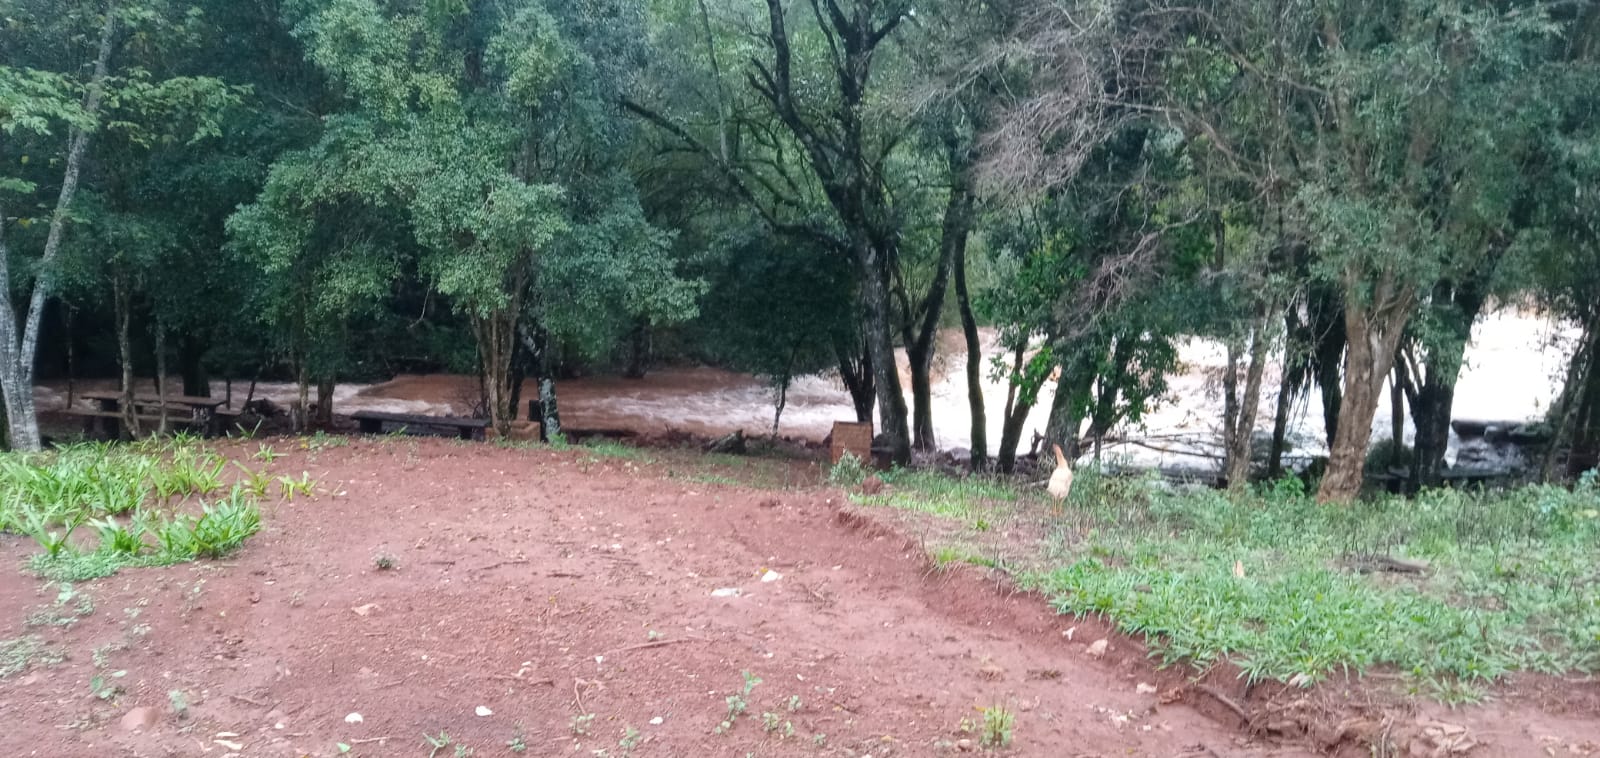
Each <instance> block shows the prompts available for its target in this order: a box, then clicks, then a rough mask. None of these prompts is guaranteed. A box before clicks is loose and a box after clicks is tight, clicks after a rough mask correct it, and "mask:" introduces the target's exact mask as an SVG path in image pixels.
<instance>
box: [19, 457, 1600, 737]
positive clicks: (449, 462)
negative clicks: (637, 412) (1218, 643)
mask: <svg viewBox="0 0 1600 758" xmlns="http://www.w3.org/2000/svg"><path fill="white" fill-rule="evenodd" d="M271 443H272V444H274V445H275V446H276V447H277V448H278V449H280V450H287V449H289V448H290V447H291V445H292V444H293V443H292V442H290V441H289V440H272V441H271ZM247 444H248V445H249V447H237V448H235V447H230V446H228V445H226V444H225V445H223V446H222V449H223V450H224V451H225V452H230V453H233V454H236V455H239V456H240V457H244V456H245V455H246V454H247V452H248V451H249V450H253V449H254V446H255V444H256V443H247ZM709 465H712V464H707V463H705V462H703V461H699V462H697V461H694V460H690V459H688V458H687V457H684V456H679V457H677V458H674V457H673V456H671V455H665V456H663V462H660V463H654V464H644V465H640V464H636V463H634V462H632V461H628V460H624V459H617V458H597V457H594V456H592V455H590V454H589V453H586V452H584V451H582V450H577V449H574V450H569V451H551V450H546V449H538V450H512V449H501V448H497V447H494V446H488V445H471V444H458V443H452V442H446V441H441V440H427V439H417V440H382V441H374V440H354V441H352V442H351V444H350V445H349V446H347V447H335V448H328V449H323V450H320V451H319V450H305V449H295V450H294V451H293V452H291V453H290V454H289V455H287V456H285V457H283V458H281V459H279V460H278V461H276V462H275V463H274V464H272V466H271V468H272V470H273V471H275V472H280V473H290V474H295V475H298V474H299V473H300V472H301V471H309V472H310V473H311V475H312V477H313V478H315V479H316V480H317V481H318V482H319V483H320V488H321V490H322V491H323V493H324V494H322V495H321V496H319V497H318V498H317V499H315V500H305V499H303V498H302V499H299V500H296V501H294V502H292V503H275V504H272V505H269V506H266V507H265V508H264V528H263V531H262V533H261V534H259V535H257V536H256V537H254V538H252V539H251V540H250V541H249V542H248V543H247V544H246V546H245V548H244V549H243V550H242V551H241V552H240V553H238V554H237V555H235V556H233V557H232V558H230V559H228V560H225V561H221V562H201V563H196V564H188V565H182V566H174V567H168V568H156V569H129V570H125V571H123V572H122V573H120V574H118V575H116V576H114V577H109V578H106V579H102V580H97V581H94V582H88V583H84V584H82V585H79V586H78V588H77V590H78V591H79V592H80V593H85V594H87V595H88V596H89V597H91V598H92V600H93V603H94V611H93V613H92V614H90V615H88V616H86V617H84V618H82V619H81V620H79V621H78V622H77V623H75V624H73V625H72V626H70V627H66V628H55V627H37V626H35V627H29V626H26V625H25V623H24V619H25V617H26V616H28V614H29V613H30V612H32V611H34V610H35V609H38V608H41V607H48V606H50V605H51V603H52V602H53V601H54V600H55V597H56V593H57V588H56V587H55V586H53V585H47V584H46V583H44V582H41V581H40V580H38V579H36V578H33V577H32V576H31V575H26V574H14V575H12V577H11V578H8V579H6V580H5V581H3V582H0V639H11V638H15V637H18V636H22V635H25V634H39V635H41V636H43V637H45V639H46V640H47V642H48V643H49V644H50V645H51V646H52V647H55V648H61V649H64V650H65V651H66V653H67V656H68V657H67V659H66V660H65V661H64V662H62V663H59V664H55V665H36V666H34V667H32V668H31V669H30V670H28V671H26V672H24V673H22V674H18V675H15V676H12V677H10V678H7V679H5V680H0V714H3V716H4V718H3V719H0V721H3V726H0V755H4V756H23V755H36V756H109V755H118V756H211V757H213V758H215V757H218V756H227V755H240V756H332V755H337V754H338V748H337V747H336V743H339V742H343V743H346V744H348V745H350V746H351V753H352V754H354V755H363V756H427V755H429V751H430V749H431V748H429V747H427V746H425V745H424V743H423V734H424V733H427V734H431V735H438V734H439V733H440V732H441V731H442V732H446V733H448V734H449V735H450V737H451V738H453V739H454V740H456V741H457V742H458V743H459V744H461V745H465V746H468V747H471V748H473V749H475V750H476V752H475V753H474V755H476V756H498V755H512V752H511V751H510V749H509V748H508V746H507V742H508V740H511V739H512V737H513V736H514V735H516V734H518V733H519V732H520V734H521V735H522V738H523V740H524V742H525V744H526V745H527V749H526V752H525V753H524V754H525V755H585V756H588V755H606V756H622V755H629V754H631V755H640V756H724V755H726V756H741V755H747V754H752V755H759V756H786V755H837V756H866V755H871V756H874V757H876V758H882V757H883V756H932V755H943V754H958V753H961V752H966V751H965V750H963V747H966V748H969V749H970V750H971V751H972V752H978V751H979V749H978V747H977V745H976V743H977V742H978V735H977V734H976V733H972V734H968V733H964V732H963V731H962V730H961V729H960V725H961V724H962V722H963V721H964V720H965V721H969V722H975V721H980V720H981V714H980V713H979V711H978V709H979V708H981V707H983V706H989V705H994V704H1002V703H1003V704H1008V705H1009V706H1010V707H1011V708H1012V709H1013V710H1014V711H1015V715H1016V723H1015V741H1014V743H1013V744H1012V746H1011V747H1010V749H1009V750H1007V751H1006V754H1008V755H1017V756H1052V757H1054V756H1063V757H1066V756H1105V757H1107V758H1109V757H1110V756H1158V757H1160V758H1173V757H1175V756H1196V757H1198V756H1218V757H1227V758H1242V757H1244V756H1299V755H1308V754H1310V753H1308V752H1307V751H1306V750H1305V749H1303V748H1300V747H1295V746H1272V745H1266V744H1257V743H1253V742H1251V741H1250V740H1249V739H1247V738H1245V737H1243V736H1241V733H1240V732H1239V731H1238V730H1237V725H1236V724H1234V723H1232V722H1230V721H1229V719H1228V717H1227V715H1226V714H1225V713H1224V714H1223V717H1222V718H1220V719H1217V720H1213V718H1212V717H1210V716H1207V715H1204V714H1202V713H1200V712H1198V711H1196V710H1194V709H1192V708H1191V707H1190V706H1188V705H1185V704H1184V702H1183V701H1179V702H1173V703H1171V704H1162V702H1163V701H1164V700H1168V699H1170V698H1169V697H1168V694H1169V692H1170V689H1169V688H1171V687H1172V686H1173V685H1174V684H1175V683H1176V682H1178V681H1179V680H1180V678H1181V676H1180V675H1179V674H1177V673H1175V672H1159V673H1156V672H1152V671H1151V670H1150V669H1149V668H1148V666H1147V664H1146V663H1145V662H1144V661H1143V653H1142V650H1141V649H1139V647H1138V646H1137V645H1136V644H1134V643H1132V642H1130V641H1128V640H1126V639H1122V638H1118V637H1112V638H1111V642H1110V644H1111V648H1112V649H1111V651H1110V654H1109V655H1107V656H1105V657H1104V658H1103V659H1093V658H1090V657H1089V656H1087V655H1086V654H1085V648H1086V646H1087V644H1088V643H1090V642H1092V641H1094V640H1095V639H1096V638H1097V637H1100V636H1101V635H1102V633H1103V627H1098V626H1097V625H1095V624H1092V623H1089V624H1086V623H1075V622H1072V621H1071V619H1067V618H1062V617H1058V616H1055V615H1053V614H1051V613H1050V611H1049V609H1048V608H1047V607H1046V606H1045V605H1044V604H1043V603H1042V602H1040V601H1039V600H1038V599H1037V598H1033V597H1030V596H1026V595H1021V594H1014V593H1008V592H1006V591H1004V590H1003V589H1001V588H1000V587H998V586H997V585H996V583H995V582H994V581H992V580H987V579H984V578H982V577H980V576H978V575H976V574H972V573H965V572H944V573H939V572H931V571H930V570H929V568H928V563H927V561H926V559H925V558H924V556H923V555H922V554H921V551H920V549H919V548H918V546H917V545H915V544H910V543H908V541H907V540H906V539H905V538H903V537H901V536H898V535H897V534H896V533H894V532H892V531H890V530H889V529H887V528H885V527H883V526H880V525H878V524H877V523H876V522H874V521H872V520H871V519H870V518H869V517H863V516H861V515H859V514H857V513H856V512H854V511H852V510H850V509H848V508H844V507H842V503H843V500H844V498H843V494H842V493H841V492H839V491H838V490H834V489H830V488H827V487H824V486H821V485H819V484H817V480H818V478H819V475H818V469H816V468H815V466H814V465H813V464H808V463H795V464H773V465H774V466H778V467H779V469H780V470H779V471H778V472H777V473H776V474H775V475H774V478H777V477H781V478H782V480H783V481H785V482H798V483H799V485H798V486H794V487H789V488H785V489H774V490H760V489H750V488H745V487H740V486H730V485H726V484H716V483H709V478H708V477H707V476H705V474H706V472H708V471H710V470H712V469H710V468H708V466H709ZM34 549H35V548H34V546H33V545H32V543H31V542H27V541H25V540H24V539H22V538H18V537H14V536H0V563H6V564H7V565H11V566H15V565H17V564H19V563H20V562H21V561H23V560H24V559H25V558H26V556H28V555H29V554H30V553H31V552H33V550H34ZM380 554H384V555H390V556H393V557H394V559H395V560H396V562H397V564H398V566H397V567H396V568H395V569H394V570H392V571H379V570H377V569H376V567H375V565H374V557H375V556H377V555H380ZM769 570H770V571H774V572H777V573H778V574H781V578H778V579H777V580H776V581H771V582H763V581H761V577H762V575H763V574H764V573H765V572H766V571H769ZM726 587H737V588H740V589H741V590H742V592H743V594H742V596H740V597H735V598H717V597H712V595H711V593H712V590H714V589H717V588H726ZM1068 629H1074V630H1075V633H1074V634H1073V635H1072V639H1070V640H1069V639H1068V638H1067V637H1066V636H1065V635H1064V634H1063V633H1064V632H1066V631H1067V630H1068ZM107 645H109V646H110V647H103V646H107ZM97 648H101V649H102V650H103V653H104V657H105V659H106V660H105V665H104V667H103V668H96V666H95V662H94V655H93V652H92V651H94V650H95V649H97ZM119 670H122V671H126V672H127V674H126V676H124V677H122V678H120V679H117V680H115V681H116V682H117V683H118V684H119V685H120V686H121V687H122V688H123V689H124V690H125V692H124V693H123V694H121V695H119V696H117V697H115V698H113V699H111V700H101V699H99V698H97V697H95V696H94V694H93V693H92V692H91V690H90V680H91V678H92V677H93V676H95V675H96V674H97V673H102V674H103V673H106V672H111V671H119ZM741 671H749V672H751V673H753V674H754V675H756V676H758V677H760V679H761V683H760V684H759V685H758V686H756V687H755V688H754V691H753V692H752V694H751V695H750V697H749V698H748V701H749V707H748V711H747V712H746V713H745V714H744V716H743V717H741V718H740V719H739V720H738V722H737V723H736V724H735V725H734V727H733V728H732V730H731V731H730V732H729V733H727V734H716V733H714V732H715V730H716V728H717V726H718V723H719V722H720V721H721V720H722V718H723V716H724V714H725V713H726V711H727V704H726V698H727V697H728V696H729V695H730V694H733V693H735V692H737V691H738V690H739V689H740V688H741V686H742V680H741V674H740V672H741ZM1145 682H1148V683H1152V684H1155V685H1157V691H1156V692H1153V693H1152V692H1149V691H1147V690H1146V689H1145V688H1141V687H1140V686H1139V685H1140V684H1141V683H1145ZM172 691H181V692H183V693H184V695H185V698H186V700H187V701H188V704H189V707H188V710H187V714H186V715H185V716H182V717H180V716H179V715H177V714H176V713H174V711H173V708H172V707H171V705H170V701H169V694H168V693H169V692H172ZM791 696H795V697H798V698H799V702H800V707H799V708H798V709H797V710H796V711H794V712H790V711H789V710H788V708H787V703H788V702H789V700H790V698H791ZM478 706H485V707H487V708H488V709H489V710H491V711H492V715H486V716H479V715H475V709H476V708H477V707H478ZM1519 707H1520V706H1519ZM138 708H150V709H152V712H153V715H154V716H155V718H154V723H153V724H152V725H150V726H149V727H148V728H141V729H129V728H127V727H126V725H125V724H124V723H123V722H124V721H127V720H129V719H127V718H126V716H127V715H128V714H130V712H133V711H135V709H138ZM1214 710H1216V709H1215V708H1207V713H1211V712H1212V711H1214ZM763 712H772V713H775V714H778V718H779V720H780V722H782V721H788V722H791V723H792V725H793V729H794V734H793V736H789V737H786V738H783V737H782V736H781V733H782V729H781V728H780V730H779V731H778V732H773V733H769V732H767V731H765V730H764V729H763V727H762V714H763ZM352 713H360V714H361V716H362V720H361V721H360V723H347V721H346V716H347V714H352ZM584 713H592V714H594V718H593V719H592V721H590V722H588V724H587V726H586V727H584V731H586V732H587V734H578V733H576V731H575V729H574V725H575V723H576V722H575V721H574V718H575V717H577V716H579V715H581V714H584ZM1529 713H1530V711H1528V710H1527V709H1523V710H1517V707H1511V706H1507V707H1505V708H1503V709H1502V710H1501V711H1485V712H1484V714H1485V715H1483V716H1480V717H1476V718H1477V719H1478V720H1477V721H1476V722H1472V724H1473V727H1474V729H1475V730H1478V731H1483V729H1484V724H1483V723H1482V722H1483V720H1484V719H1494V720H1496V721H1498V720H1500V719H1505V721H1504V722H1503V723H1504V726H1505V730H1506V731H1507V732H1508V733H1513V735H1515V734H1521V733H1522V732H1524V731H1528V738H1527V739H1521V738H1517V739H1511V740H1510V741H1506V742H1503V743H1500V744H1502V745H1503V746H1502V747H1496V748H1490V749H1487V750H1485V749H1480V750H1479V751H1478V752H1474V753H1472V754H1473V755H1486V756H1494V755H1504V756H1522V755H1537V754H1538V752H1537V751H1539V750H1540V749H1541V747H1542V745H1539V744H1536V743H1534V742H1533V741H1532V740H1533V739H1534V735H1533V733H1532V731H1531V727H1530V725H1529V722H1528V720H1527V717H1528V715H1529ZM135 715H137V713H135ZM1595 716H1596V715H1595V714H1594V713H1592V712H1587V713H1578V714H1572V717H1571V718H1566V719H1556V720H1555V722H1554V725H1553V726H1551V725H1550V724H1544V725H1541V726H1540V729H1541V730H1542V729H1544V728H1545V727H1546V726H1549V727H1550V728H1563V729H1568V733H1564V734H1561V735H1559V737H1560V738H1561V740H1562V741H1561V742H1557V743H1552V744H1555V745H1557V746H1558V747H1560V748H1562V749H1565V748H1566V746H1568V745H1579V744H1580V743H1581V739H1580V738H1582V737H1584V735H1583V734H1575V733H1571V730H1573V729H1580V728H1582V727H1583V726H1585V725H1587V726H1593V725H1594V724H1595V723H1596V720H1595ZM658 718H659V721H656V719H658ZM1455 720H1457V721H1459V720H1460V719H1455ZM1464 723H1465V722H1464ZM1491 725H1492V724H1491ZM627 727H632V728H634V729H636V730H638V739H637V744H636V746H634V747H633V748H632V749H631V752H630V751H629V750H628V749H626V748H625V747H624V746H622V745H620V744H619V742H620V741H622V740H623V738H624V733H625V729H626V728H627ZM219 735H221V736H219ZM816 735H825V737H824V738H822V739H821V740H820V742H819V741H816V739H815V737H816ZM219 739H220V740H223V741H224V742H228V743H236V744H239V745H242V747H240V748H231V747H228V746H226V745H224V744H221V743H219V742H217V740H219ZM964 739H965V740H971V744H969V745H962V744H960V743H959V741H961V740H964ZM1524 749H1532V750H1534V751H1536V752H1520V751H1522V750H1524ZM600 751H604V752H603V753H602V752H600ZM1563 754H1565V753H1563ZM438 755H440V756H452V755H455V753H454V748H453V747H452V748H446V749H443V750H440V751H438Z"/></svg>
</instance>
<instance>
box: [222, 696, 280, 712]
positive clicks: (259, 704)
mask: <svg viewBox="0 0 1600 758" xmlns="http://www.w3.org/2000/svg"><path fill="white" fill-rule="evenodd" d="M228 697H230V698H232V699H234V700H237V701H239V702H241V703H248V704H250V705H253V706H255V707H257V708H266V709H268V710H271V709H272V706H270V705H267V704H266V703H263V702H261V701H259V700H251V699H250V698H247V697H245V696H244V695H229V696H228Z"/></svg>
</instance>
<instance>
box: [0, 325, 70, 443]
mask: <svg viewBox="0 0 1600 758" xmlns="http://www.w3.org/2000/svg"><path fill="white" fill-rule="evenodd" d="M61 331H62V340H61V341H62V343H63V344H64V345H65V346H66V349H67V407H68V408H71V407H72V406H73V405H74V404H76V403H77V401H78V362H77V359H76V357H75V356H76V354H77V351H76V350H74V349H73V347H72V343H73V342H74V341H75V340H73V338H72V309H71V308H68V307H66V304H65V303H63V304H62V307H61ZM4 426H5V425H4V424H0V429H3V428H4Z"/></svg>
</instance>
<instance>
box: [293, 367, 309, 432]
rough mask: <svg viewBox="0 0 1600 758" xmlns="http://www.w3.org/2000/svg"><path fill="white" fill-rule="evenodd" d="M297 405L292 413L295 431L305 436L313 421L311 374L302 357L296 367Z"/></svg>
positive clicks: (295, 404)
mask: <svg viewBox="0 0 1600 758" xmlns="http://www.w3.org/2000/svg"><path fill="white" fill-rule="evenodd" d="M294 380H295V396H296V397H295V403H294V410H293V411H292V413H293V414H294V415H293V421H294V431H295V433H296V434H305V433H306V431H307V430H308V429H307V427H308V426H309V422H310V419H311V374H310V372H309V370H308V369H307V368H306V358H305V356H304V355H301V357H300V360H299V361H298V362H297V363H296V365H295V370H294Z"/></svg>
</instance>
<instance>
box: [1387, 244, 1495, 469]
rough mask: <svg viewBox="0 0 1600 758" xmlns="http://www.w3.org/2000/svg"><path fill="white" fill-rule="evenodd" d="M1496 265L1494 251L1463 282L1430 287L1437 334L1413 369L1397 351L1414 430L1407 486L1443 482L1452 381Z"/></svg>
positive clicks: (1409, 357)
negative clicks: (1438, 320)
mask: <svg viewBox="0 0 1600 758" xmlns="http://www.w3.org/2000/svg"><path fill="white" fill-rule="evenodd" d="M1499 260H1500V253H1499V251H1495V252H1494V253H1492V254H1491V256H1490V257H1489V258H1488V260H1487V262H1486V263H1485V264H1484V266H1483V267H1481V268H1480V269H1479V270H1478V271H1476V272H1473V273H1472V274H1470V275H1469V276H1467V277H1465V279H1464V283H1462V284H1458V285H1453V284H1450V283H1442V284H1440V285H1439V286H1437V287H1435V288H1434V291H1433V304H1434V307H1439V308H1444V309H1445V311H1444V313H1443V319H1442V320H1443V321H1444V324H1443V329H1442V330H1441V332H1442V333H1441V334H1439V335H1438V337H1437V338H1436V339H1435V340H1433V341H1432V343H1431V344H1430V345H1429V349H1428V351H1427V353H1426V355H1424V356H1423V359H1422V361H1421V363H1420V365H1419V364H1418V362H1417V360H1416V351H1415V350H1414V349H1411V348H1410V347H1409V346H1408V348H1407V349H1405V350H1403V351H1402V359H1403V360H1404V361H1406V365H1404V366H1402V367H1401V370H1402V371H1403V372H1404V373H1403V374H1402V377H1403V378H1405V379H1406V380H1407V381H1406V382H1405V383H1404V384H1403V385H1402V386H1404V387H1405V388H1406V389H1407V398H1406V399H1407V400H1409V401H1410V403H1411V421H1412V426H1414V427H1416V434H1417V436H1416V444H1415V446H1414V447H1413V456H1412V468H1411V482H1412V484H1413V486H1416V487H1418V488H1421V487H1437V486H1439V485H1440V484H1441V483H1442V482H1443V481H1444V463H1445V461H1444V457H1445V453H1446V452H1448V451H1449V447H1450V420H1451V418H1453V416H1454V411H1455V400H1456V382H1457V381H1458V380H1459V379H1460V378H1461V366H1462V364H1463V363H1464V362H1465V360H1466V354H1467V343H1469V342H1471V341H1472V325H1473V324H1474V323H1476V322H1477V320H1478V315H1479V313H1481V312H1482V311H1483V306H1484V304H1485V303H1486V302H1487V300H1488V297H1487V295H1486V294H1485V293H1486V290H1487V284H1486V281H1485V280H1486V279H1487V278H1488V277H1490V276H1492V275H1493V272H1494V271H1495V267H1497V266H1498V262H1499Z"/></svg>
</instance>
